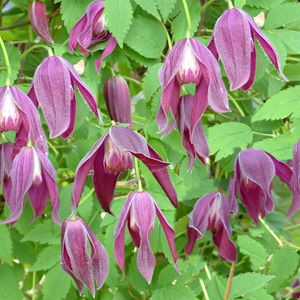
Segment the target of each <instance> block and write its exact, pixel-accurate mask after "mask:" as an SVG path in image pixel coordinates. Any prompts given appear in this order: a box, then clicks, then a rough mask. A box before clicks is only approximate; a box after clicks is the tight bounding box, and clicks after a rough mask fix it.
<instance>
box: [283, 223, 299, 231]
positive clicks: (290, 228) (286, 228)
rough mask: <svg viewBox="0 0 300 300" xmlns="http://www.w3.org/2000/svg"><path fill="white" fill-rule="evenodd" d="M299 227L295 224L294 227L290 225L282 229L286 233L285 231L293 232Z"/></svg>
mask: <svg viewBox="0 0 300 300" xmlns="http://www.w3.org/2000/svg"><path fill="white" fill-rule="evenodd" d="M299 227H300V224H296V225H292V226H288V227H285V228H283V230H284V231H287V230H294V229H297V228H299Z"/></svg>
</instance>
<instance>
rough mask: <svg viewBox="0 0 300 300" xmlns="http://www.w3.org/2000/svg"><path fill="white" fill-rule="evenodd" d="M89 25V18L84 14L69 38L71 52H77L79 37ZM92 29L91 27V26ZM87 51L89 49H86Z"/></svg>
mask: <svg viewBox="0 0 300 300" xmlns="http://www.w3.org/2000/svg"><path fill="white" fill-rule="evenodd" d="M86 23H87V16H86V14H84V15H83V16H82V17H81V18H80V19H79V21H78V22H77V23H76V24H75V26H74V27H73V28H72V30H71V33H70V37H69V49H70V50H71V51H76V48H77V46H78V44H79V43H78V37H79V35H80V33H81V32H82V31H83V30H84V28H85V26H86ZM89 27H91V26H89ZM86 50H87V49H86Z"/></svg>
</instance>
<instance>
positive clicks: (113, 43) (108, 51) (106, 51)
mask: <svg viewBox="0 0 300 300" xmlns="http://www.w3.org/2000/svg"><path fill="white" fill-rule="evenodd" d="M116 47H117V41H116V39H115V38H114V37H113V36H111V37H110V38H109V40H108V43H107V45H106V47H105V49H104V50H103V52H102V53H101V55H100V57H99V58H98V59H97V60H96V61H95V66H96V70H97V72H99V71H100V69H101V64H102V61H103V59H104V58H105V57H106V56H108V55H109V54H111V53H112V52H113V51H114V50H115V48H116Z"/></svg>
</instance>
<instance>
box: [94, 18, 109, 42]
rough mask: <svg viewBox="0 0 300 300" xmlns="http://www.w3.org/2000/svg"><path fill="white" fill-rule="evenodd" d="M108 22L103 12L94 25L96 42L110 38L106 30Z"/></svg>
mask: <svg viewBox="0 0 300 300" xmlns="http://www.w3.org/2000/svg"><path fill="white" fill-rule="evenodd" d="M105 26H106V21H105V15H104V13H103V12H101V14H100V16H99V17H98V19H97V21H96V22H95V23H94V24H93V39H95V40H103V41H104V40H106V39H107V37H108V34H109V33H108V31H107V30H105Z"/></svg>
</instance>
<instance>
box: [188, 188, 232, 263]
mask: <svg viewBox="0 0 300 300" xmlns="http://www.w3.org/2000/svg"><path fill="white" fill-rule="evenodd" d="M229 215H230V209H229V202H228V200H227V198H226V197H225V196H224V195H223V194H221V193H209V194H207V195H205V196H203V197H202V198H200V199H199V200H198V201H197V202H196V204H195V206H194V209H193V211H192V212H191V214H190V215H189V217H190V223H189V227H188V231H187V234H188V243H187V245H186V247H185V252H186V253H187V254H190V253H191V252H192V250H193V247H194V245H195V242H196V240H197V239H199V238H202V237H203V235H204V233H205V231H207V230H210V231H211V232H212V235H213V240H214V243H215V245H216V246H217V247H218V250H219V255H220V257H221V258H223V259H225V260H227V261H229V262H236V260H237V251H236V247H235V245H234V243H233V242H232V240H231V238H230V235H231V225H230V218H229Z"/></svg>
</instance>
